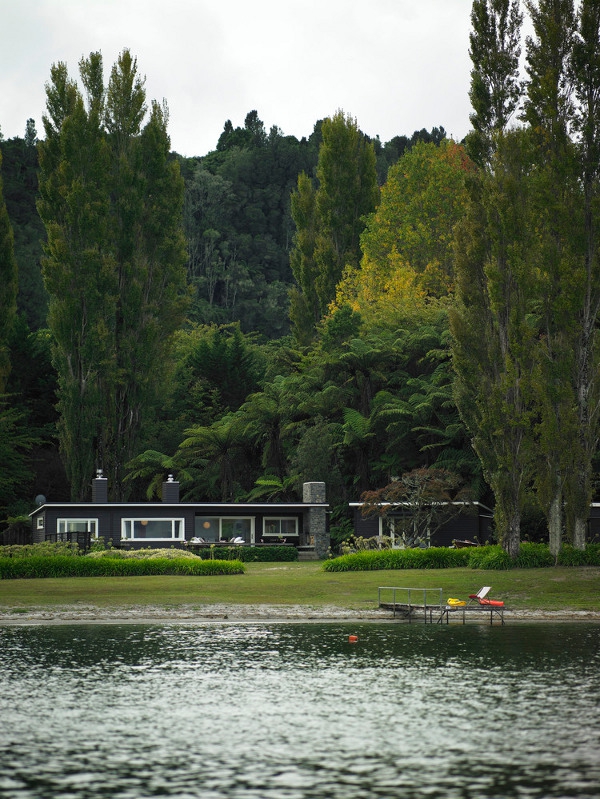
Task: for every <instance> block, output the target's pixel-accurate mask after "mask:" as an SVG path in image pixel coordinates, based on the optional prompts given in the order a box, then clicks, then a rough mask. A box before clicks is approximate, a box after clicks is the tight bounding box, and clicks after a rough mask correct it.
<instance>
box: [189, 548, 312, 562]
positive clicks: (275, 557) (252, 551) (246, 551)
mask: <svg viewBox="0 0 600 799" xmlns="http://www.w3.org/2000/svg"><path fill="white" fill-rule="evenodd" d="M197 554H198V555H199V556H200V557H201V558H203V559H204V560H206V559H208V558H212V557H219V558H224V559H230V558H233V559H235V560H241V561H242V562H243V563H272V562H275V561H293V560H298V550H297V549H296V547H284V546H277V544H273V545H272V546H260V547H251V546H233V547H214V548H210V547H203V548H202V549H200V550H199V551H198V553H197Z"/></svg>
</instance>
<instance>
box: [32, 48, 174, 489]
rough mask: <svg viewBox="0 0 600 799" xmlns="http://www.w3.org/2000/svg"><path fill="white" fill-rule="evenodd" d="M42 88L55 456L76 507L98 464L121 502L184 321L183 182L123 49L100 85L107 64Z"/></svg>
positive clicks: (63, 72) (162, 114)
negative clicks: (63, 469)
mask: <svg viewBox="0 0 600 799" xmlns="http://www.w3.org/2000/svg"><path fill="white" fill-rule="evenodd" d="M79 72H80V77H81V82H82V84H83V87H84V90H85V96H84V95H82V93H81V91H80V90H79V88H78V86H77V84H76V83H75V82H74V81H73V80H71V79H70V78H69V76H68V72H67V68H66V65H65V64H63V63H59V64H57V65H54V66H53V67H52V70H51V77H50V82H49V83H48V84H47V86H46V95H47V115H46V116H44V118H43V122H44V128H45V132H46V139H45V141H43V142H40V144H39V153H40V198H39V203H38V207H39V212H40V216H41V217H42V220H43V222H44V224H45V226H46V231H47V235H48V242H47V245H46V256H45V259H44V263H43V274H44V281H45V284H46V288H47V290H48V293H49V295H50V309H49V326H50V329H51V331H52V334H53V338H54V360H55V364H56V367H57V371H58V377H59V405H58V407H59V411H60V420H59V435H60V444H61V452H62V455H63V458H64V461H65V465H66V468H67V474H68V476H69V480H70V483H71V495H72V498H73V499H74V500H82V499H85V498H87V495H88V486H89V484H90V479H91V476H92V474H93V470H94V469H95V468H102V469H104V471H105V473H106V476H107V477H108V478H109V490H110V495H111V498H113V499H122V498H123V494H124V490H123V485H122V475H123V469H124V466H125V463H126V461H127V460H129V459H130V458H131V457H133V456H134V455H135V454H137V448H138V447H139V442H140V436H141V434H142V431H143V427H144V423H145V422H146V421H147V420H148V419H149V418H151V417H152V414H153V412H154V410H155V408H156V405H157V404H158V403H159V401H160V397H161V394H162V392H163V391H164V385H165V374H166V371H167V369H168V361H169V345H170V340H171V336H172V333H173V332H174V331H175V330H176V329H177V328H178V326H179V325H180V323H181V321H182V320H183V314H184V307H185V303H184V284H185V273H184V262H185V246H184V241H183V234H182V232H181V211H182V203H183V183H182V179H181V177H180V175H179V171H178V166H177V164H176V162H175V161H171V160H170V159H169V138H168V135H167V122H168V118H167V114H166V108H164V107H161V106H159V105H158V104H156V103H154V104H153V105H152V108H151V111H150V115H149V119H148V121H147V122H146V123H145V124H143V121H144V118H145V116H146V111H147V109H146V104H145V89H144V85H143V84H144V81H143V80H142V79H141V78H140V76H139V75H138V72H137V64H136V61H135V59H133V58H132V57H131V55H130V53H129V51H127V50H125V51H123V53H122V54H121V55H120V56H119V59H118V60H117V63H116V64H115V65H114V67H113V69H112V72H111V76H110V80H109V83H108V86H107V87H105V86H104V80H103V65H102V57H101V55H100V54H99V53H92V54H90V56H89V58H87V59H82V60H81V62H80V64H79Z"/></svg>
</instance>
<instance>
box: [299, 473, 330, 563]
mask: <svg viewBox="0 0 600 799" xmlns="http://www.w3.org/2000/svg"><path fill="white" fill-rule="evenodd" d="M302 501H303V502H306V503H311V504H313V503H323V505H325V503H326V501H327V499H326V493H325V483H304V486H303V488H302ZM306 515H307V516H308V534H309V535H310V536H312V537H313V539H314V542H315V555H316V556H317V558H319V559H320V560H324V559H325V558H326V557H327V550H328V549H329V545H330V543H331V542H330V538H329V532H328V530H327V514H326V508H325V507H322V508H309V509H308V511H307V513H306Z"/></svg>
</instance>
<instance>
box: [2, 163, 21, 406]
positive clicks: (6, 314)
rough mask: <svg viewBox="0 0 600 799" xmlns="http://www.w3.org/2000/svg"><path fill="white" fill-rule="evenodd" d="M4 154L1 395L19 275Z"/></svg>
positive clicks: (14, 314)
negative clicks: (7, 196) (6, 194)
mask: <svg viewBox="0 0 600 799" xmlns="http://www.w3.org/2000/svg"><path fill="white" fill-rule="evenodd" d="M1 168H2V153H0V394H3V393H4V389H5V387H6V381H7V379H8V376H9V374H10V350H9V342H10V336H11V333H12V329H13V325H14V321H15V317H16V313H17V288H18V274H17V262H16V260H15V253H14V238H13V230H12V226H11V224H10V220H9V218H8V212H7V210H6V203H5V202H4V194H3V191H2V173H1Z"/></svg>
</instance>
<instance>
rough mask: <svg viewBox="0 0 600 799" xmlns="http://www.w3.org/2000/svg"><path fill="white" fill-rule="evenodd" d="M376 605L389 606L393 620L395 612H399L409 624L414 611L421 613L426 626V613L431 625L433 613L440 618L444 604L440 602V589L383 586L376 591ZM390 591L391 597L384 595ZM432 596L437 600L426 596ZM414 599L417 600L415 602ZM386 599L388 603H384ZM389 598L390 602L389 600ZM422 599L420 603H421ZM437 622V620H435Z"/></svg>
mask: <svg viewBox="0 0 600 799" xmlns="http://www.w3.org/2000/svg"><path fill="white" fill-rule="evenodd" d="M377 591H378V605H379V607H382V606H383V607H387V606H391V608H392V611H393V615H394V618H396V611H397V610H398V611H401V612H402V613H403V614H404V615H407V616H408V620H409V622H410V621H411V619H412V616H413V614H414V612H415V611H417V610H418V611H423V616H424V618H425V624H427V613H428V612H429V621H430V622H431V623H433V613H434V611H435V612H436V613H439V616H438V618H441V616H442V613H443V609H444V603H443V600H442V591H443V589H442V588H402V587H399V586H390V585H383V586H380V587H379V588H378V589H377ZM388 591H391V597H390V595H389V594H387V593H385V592H388ZM428 594H429V595H431V594H434V596H436V597H437V600H435V599H430V600H429V601H428V599H427V596H428ZM416 597H418V598H419V599H418V600H417V599H416ZM386 598H387V599H388V601H386ZM390 598H391V602H390V601H389V599H390ZM421 599H422V601H421ZM436 621H437V620H436Z"/></svg>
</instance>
